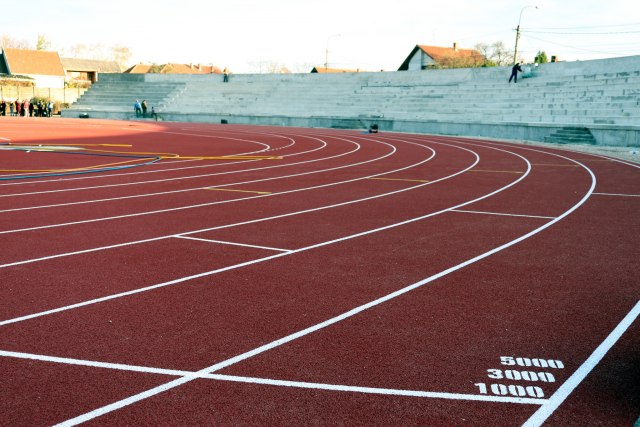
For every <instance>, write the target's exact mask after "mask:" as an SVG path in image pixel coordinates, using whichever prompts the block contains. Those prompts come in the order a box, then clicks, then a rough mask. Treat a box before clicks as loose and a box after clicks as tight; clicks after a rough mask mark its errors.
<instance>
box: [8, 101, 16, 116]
mask: <svg viewBox="0 0 640 427" xmlns="http://www.w3.org/2000/svg"><path fill="white" fill-rule="evenodd" d="M14 108H15V106H14V105H13V102H9V112H10V113H11V115H12V116H13V109H14Z"/></svg>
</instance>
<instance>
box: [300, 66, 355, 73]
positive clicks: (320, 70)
mask: <svg viewBox="0 0 640 427" xmlns="http://www.w3.org/2000/svg"><path fill="white" fill-rule="evenodd" d="M311 72H312V73H358V72H360V70H348V69H346V68H325V67H322V66H320V67H313V69H312V70H311Z"/></svg>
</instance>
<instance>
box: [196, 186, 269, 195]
mask: <svg viewBox="0 0 640 427" xmlns="http://www.w3.org/2000/svg"><path fill="white" fill-rule="evenodd" d="M205 190H210V191H230V192H234V193H253V194H271V193H270V192H268V191H250V190H232V189H229V188H216V187H207V188H205Z"/></svg>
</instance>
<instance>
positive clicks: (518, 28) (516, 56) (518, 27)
mask: <svg viewBox="0 0 640 427" xmlns="http://www.w3.org/2000/svg"><path fill="white" fill-rule="evenodd" d="M530 7H534V8H536V9H539V8H538V6H533V5H529V6H525V7H523V8H522V10H520V19H518V26H517V27H516V47H515V49H514V50H513V63H514V64H517V63H518V42H519V41H520V22H522V12H524V10H525V9H528V8H530Z"/></svg>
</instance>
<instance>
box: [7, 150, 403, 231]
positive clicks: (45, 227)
mask: <svg viewBox="0 0 640 427" xmlns="http://www.w3.org/2000/svg"><path fill="white" fill-rule="evenodd" d="M383 144H385V145H389V146H391V145H390V144H386V143H383ZM356 145H358V147H359V144H356ZM391 147H392V148H393V149H392V151H391V152H389V153H387V154H385V155H384V156H380V157H378V158H374V159H370V160H366V161H363V162H360V163H351V164H348V165H344V166H337V167H334V168H328V169H324V170H315V171H311V172H302V173H297V174H292V175H285V176H279V177H272V178H263V179H255V180H252V181H245V182H239V183H237V182H236V183H230V184H220V185H218V187H228V186H232V185H239V184H252V183H256V182H263V181H270V180H276V179H284V178H292V177H298V176H303V175H313V174H316V173H320V172H328V171H333V170H338V169H345V168H350V167H354V166H360V165H363V164H366V163H372V162H376V161H379V160H382V159H384V158H386V157H389V156H391V155H393V154H394V153H395V151H396V149H395V147H393V146H391ZM357 150H359V148H358V149H356V150H355V151H357ZM343 155H345V154H341V155H340V156H343ZM303 163H304V162H303ZM282 166H285V165H282ZM272 167H277V166H272ZM175 179H180V178H175ZM360 179H362V178H358V179H354V180H351V181H357V180H360ZM331 185H333V183H332V184H331ZM318 187H320V186H318ZM310 188H314V187H310ZM56 191H57V190H56ZM295 191H300V190H291V191H289V192H295ZM289 192H286V191H283V192H280V193H272V194H265V195H258V196H255V197H256V198H257V197H271V196H274V195H278V194H287V193H289ZM231 201H237V199H236V200H231ZM226 202H229V200H227V201H222V202H209V203H200V204H197V205H188V206H180V207H177V208H167V209H158V210H154V211H144V212H136V213H132V214H123V215H115V216H111V217H102V218H92V219H87V220H81V221H72V222H65V223H58V224H49V225H41V226H36V227H27V228H20V229H13V230H4V231H0V234H11V233H20V232H24V231H34V230H43V229H48V228H58V227H67V226H70V225H79V224H89V223H95V222H102V221H111V220H116V219H124V218H134V217H139V216H146V215H155V214H159V213H166V212H176V211H182V210H187V209H196V208H201V207H206V206H213V205H216V204H221V203H226Z"/></svg>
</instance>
